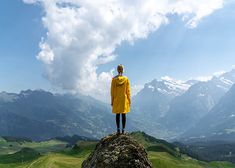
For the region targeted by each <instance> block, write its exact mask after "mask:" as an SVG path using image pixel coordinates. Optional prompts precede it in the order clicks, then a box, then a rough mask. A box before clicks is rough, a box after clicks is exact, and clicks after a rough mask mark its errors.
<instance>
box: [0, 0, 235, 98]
mask: <svg viewBox="0 0 235 168" xmlns="http://www.w3.org/2000/svg"><path fill="white" fill-rule="evenodd" d="M130 2H131V3H130ZM148 2H149V3H148ZM148 2H147V1H144V0H136V1H129V2H128V1H122V0H120V1H116V0H99V1H90V2H87V1H83V0H51V1H43V0H23V1H22V0H7V1H1V2H0V3H1V4H0V37H1V38H0V44H1V45H0V91H7V92H19V91H21V90H25V89H44V90H49V91H52V92H67V91H69V92H80V93H82V94H86V95H91V96H93V97H95V98H97V99H100V100H102V101H105V102H107V101H108V100H109V87H110V80H111V78H112V76H114V75H116V72H115V69H116V66H117V65H118V64H120V63H121V64H123V65H124V67H125V72H124V75H126V76H128V78H129V79H130V82H131V86H132V93H133V94H134V93H136V91H137V90H138V89H139V88H140V87H141V86H143V85H144V84H145V83H147V82H150V81H151V80H153V79H155V78H156V79H160V78H161V77H163V76H170V77H172V78H175V79H180V80H188V79H190V78H195V77H200V76H209V75H212V74H213V73H215V72H218V71H222V70H225V71H229V70H230V69H231V68H232V66H233V65H235V47H234V44H235V31H234V30H235V0H227V1H223V0H211V1H210V0H208V1H203V0H197V1H196V0H195V1H194V0H192V1H188V0H182V1H171V0H170V1H162V0H161V1H160V0H155V1H154V0H153V1H151V0H150V1H148ZM150 2H151V3H150ZM180 2H181V3H180Z"/></svg>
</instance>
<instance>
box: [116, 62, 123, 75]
mask: <svg viewBox="0 0 235 168" xmlns="http://www.w3.org/2000/svg"><path fill="white" fill-rule="evenodd" d="M117 71H118V74H123V71H124V66H123V65H122V64H119V65H118V66H117Z"/></svg>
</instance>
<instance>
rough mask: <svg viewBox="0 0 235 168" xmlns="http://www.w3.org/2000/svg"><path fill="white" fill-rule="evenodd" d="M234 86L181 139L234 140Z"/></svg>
mask: <svg viewBox="0 0 235 168" xmlns="http://www.w3.org/2000/svg"><path fill="white" fill-rule="evenodd" d="M234 100H235V85H233V87H232V88H231V89H230V90H229V91H228V92H227V93H226V94H225V96H224V97H223V98H222V99H221V100H220V101H219V103H218V104H217V105H215V106H214V107H213V109H212V110H211V111H210V112H209V113H208V114H207V115H206V116H205V117H203V118H202V119H201V120H200V121H199V122H198V123H197V124H196V125H195V126H194V127H193V128H191V129H190V130H188V131H187V132H186V133H185V134H184V135H183V136H182V137H183V138H189V139H192V138H194V139H195V138H203V139H216V140H229V141H234V139H235V103H234Z"/></svg>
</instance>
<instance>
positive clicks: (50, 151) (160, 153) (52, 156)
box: [0, 132, 235, 168]
mask: <svg viewBox="0 0 235 168" xmlns="http://www.w3.org/2000/svg"><path fill="white" fill-rule="evenodd" d="M132 136H133V137H134V138H135V139H136V140H137V141H138V142H140V143H141V144H142V145H143V146H145V148H146V149H147V152H148V157H149V160H150V161H151V162H152V164H153V167H154V168H235V165H234V164H232V163H229V162H210V163H207V162H202V161H198V160H196V159H193V158H190V157H188V156H187V155H182V154H180V152H179V151H178V150H177V148H175V147H174V146H173V145H171V144H169V143H168V142H166V141H163V140H156V139H155V140H154V139H152V137H148V136H146V135H145V134H143V133H141V132H137V133H136V134H132ZM9 143H11V145H12V148H17V147H21V148H24V149H25V148H26V149H27V150H25V151H23V153H24V158H25V159H24V160H23V162H22V160H21V159H20V158H21V156H20V154H22V153H20V152H16V153H15V154H5V155H0V168H49V167H50V168H71V167H73V168H80V167H81V164H82V162H83V161H84V160H85V159H86V158H87V157H88V156H89V154H90V152H91V151H92V150H93V149H94V148H95V146H96V144H97V142H94V141H78V142H77V144H76V146H75V147H73V148H65V145H66V144H65V143H64V142H60V141H57V140H51V141H45V142H24V143H22V144H20V146H18V145H19V144H15V143H14V142H6V141H4V140H3V139H0V149H2V147H4V146H5V147H9ZM29 147H30V148H29ZM62 149H63V150H62ZM38 151H41V152H42V155H38ZM175 154H180V155H175Z"/></svg>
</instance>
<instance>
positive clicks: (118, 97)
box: [111, 64, 131, 134]
mask: <svg viewBox="0 0 235 168" xmlns="http://www.w3.org/2000/svg"><path fill="white" fill-rule="evenodd" d="M117 71H118V75H117V76H115V77H113V78H112V82H111V106H112V113H115V114H116V125H117V134H120V115H121V114H122V133H124V132H125V126H126V114H127V113H128V112H130V105H131V96H130V94H131V91H130V81H129V79H128V78H127V77H126V76H123V75H122V74H123V72H124V67H123V65H122V64H119V65H118V66H117Z"/></svg>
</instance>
